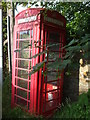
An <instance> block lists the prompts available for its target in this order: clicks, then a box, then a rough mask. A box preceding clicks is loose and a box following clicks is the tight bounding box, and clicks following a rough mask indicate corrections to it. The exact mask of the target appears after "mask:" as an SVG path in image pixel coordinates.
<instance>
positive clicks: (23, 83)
mask: <svg viewBox="0 0 90 120" xmlns="http://www.w3.org/2000/svg"><path fill="white" fill-rule="evenodd" d="M18 86H20V87H22V88H26V89H27V86H28V82H27V81H23V80H19V79H18Z"/></svg>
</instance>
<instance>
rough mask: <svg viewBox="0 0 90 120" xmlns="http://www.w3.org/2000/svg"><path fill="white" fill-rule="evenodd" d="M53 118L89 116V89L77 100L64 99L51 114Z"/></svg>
mask: <svg viewBox="0 0 90 120" xmlns="http://www.w3.org/2000/svg"><path fill="white" fill-rule="evenodd" d="M53 118H85V119H87V118H90V90H89V91H88V92H87V93H83V94H81V95H80V96H79V100H78V101H77V102H74V103H71V102H70V101H68V99H67V100H66V104H65V105H64V104H62V105H61V106H60V108H59V110H57V111H56V112H55V114H54V116H53Z"/></svg>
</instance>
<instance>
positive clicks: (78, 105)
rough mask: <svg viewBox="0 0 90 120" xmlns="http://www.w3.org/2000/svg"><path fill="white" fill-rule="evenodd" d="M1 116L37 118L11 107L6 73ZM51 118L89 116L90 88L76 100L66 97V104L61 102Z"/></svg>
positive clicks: (9, 87) (9, 88)
mask: <svg viewBox="0 0 90 120" xmlns="http://www.w3.org/2000/svg"><path fill="white" fill-rule="evenodd" d="M2 117H3V118H27V119H28V118H29V119H30V118H31V119H32V118H33V119H38V118H36V117H34V116H32V115H30V114H29V113H27V112H25V111H22V110H21V109H20V108H18V107H15V108H13V109H11V81H10V80H9V76H8V75H7V76H6V77H5V80H4V83H3V94H2ZM52 118H90V90H89V91H88V92H87V93H83V94H81V95H80V96H79V100H78V101H77V102H74V103H71V102H70V101H69V100H68V99H66V104H63V103H62V104H61V106H60V107H59V109H58V110H57V111H56V112H55V113H54V115H53V116H52ZM52 118H51V119H52ZM39 119H42V117H39Z"/></svg>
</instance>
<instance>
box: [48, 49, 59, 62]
mask: <svg viewBox="0 0 90 120" xmlns="http://www.w3.org/2000/svg"><path fill="white" fill-rule="evenodd" d="M56 58H59V53H58V52H50V51H49V55H48V60H53V61H55V60H56Z"/></svg>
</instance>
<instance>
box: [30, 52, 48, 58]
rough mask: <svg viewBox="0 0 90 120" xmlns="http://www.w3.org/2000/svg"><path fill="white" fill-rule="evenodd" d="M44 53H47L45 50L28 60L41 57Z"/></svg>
mask: <svg viewBox="0 0 90 120" xmlns="http://www.w3.org/2000/svg"><path fill="white" fill-rule="evenodd" d="M44 53H47V50H45V51H43V52H40V53H38V54H35V55H34V56H32V57H30V58H29V59H32V58H36V57H37V56H40V55H42V54H44Z"/></svg>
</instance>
